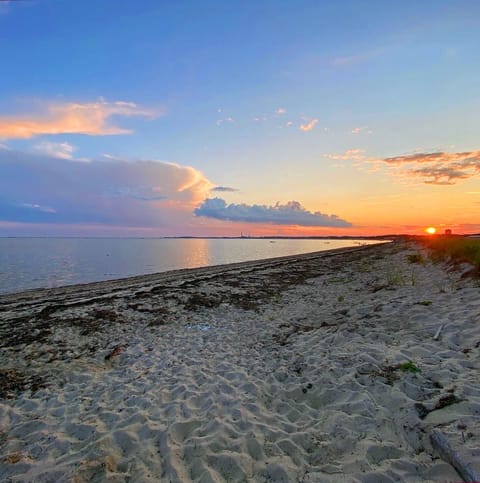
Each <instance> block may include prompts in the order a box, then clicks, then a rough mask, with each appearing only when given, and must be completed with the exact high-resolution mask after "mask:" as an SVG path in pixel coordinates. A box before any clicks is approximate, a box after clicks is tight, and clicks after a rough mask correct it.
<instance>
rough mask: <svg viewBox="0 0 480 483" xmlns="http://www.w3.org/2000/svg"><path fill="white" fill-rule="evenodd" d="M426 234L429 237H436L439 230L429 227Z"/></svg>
mask: <svg viewBox="0 0 480 483" xmlns="http://www.w3.org/2000/svg"><path fill="white" fill-rule="evenodd" d="M425 232H426V233H428V234H429V235H435V233H437V229H436V228H435V227H434V226H429V227H428V228H425Z"/></svg>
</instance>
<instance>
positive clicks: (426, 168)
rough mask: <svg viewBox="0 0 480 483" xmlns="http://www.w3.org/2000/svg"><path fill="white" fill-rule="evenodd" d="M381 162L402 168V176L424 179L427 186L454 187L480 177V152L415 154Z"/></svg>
mask: <svg viewBox="0 0 480 483" xmlns="http://www.w3.org/2000/svg"><path fill="white" fill-rule="evenodd" d="M381 161H382V162H384V163H386V164H388V165H391V166H400V167H401V168H402V169H401V173H402V174H404V175H405V176H409V177H420V178H423V182H424V183H426V184H436V185H452V184H455V183H456V182H457V181H459V180H463V179H468V178H472V177H474V176H477V175H480V151H464V152H458V153H447V152H443V151H439V152H434V153H414V154H408V155H403V156H394V157H389V158H383V159H381ZM419 165H421V167H418V166H419Z"/></svg>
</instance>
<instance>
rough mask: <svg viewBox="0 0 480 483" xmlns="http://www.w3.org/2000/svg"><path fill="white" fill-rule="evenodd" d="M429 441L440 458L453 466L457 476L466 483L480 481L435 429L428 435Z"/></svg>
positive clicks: (444, 437) (468, 465) (442, 435)
mask: <svg viewBox="0 0 480 483" xmlns="http://www.w3.org/2000/svg"><path fill="white" fill-rule="evenodd" d="M430 441H431V443H432V446H433V447H434V449H435V450H436V451H437V452H438V454H439V455H440V457H441V458H442V459H443V460H444V461H445V462H447V463H448V464H450V465H451V466H453V467H454V468H455V470H456V472H457V473H458V475H459V476H460V477H461V478H462V479H463V481H465V482H466V483H475V482H478V481H480V478H479V477H478V476H477V474H476V473H475V471H474V470H473V468H472V467H471V466H470V464H468V463H465V462H464V461H463V460H462V459H461V458H460V455H459V454H458V453H457V452H456V451H455V450H454V449H453V448H452V447H451V445H450V442H449V441H448V439H447V437H446V436H445V435H444V434H443V433H442V432H440V431H438V430H437V429H434V430H433V431H432V432H431V433H430Z"/></svg>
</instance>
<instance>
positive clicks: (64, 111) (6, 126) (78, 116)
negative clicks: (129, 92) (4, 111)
mask: <svg viewBox="0 0 480 483" xmlns="http://www.w3.org/2000/svg"><path fill="white" fill-rule="evenodd" d="M161 114H162V111H161V110H160V109H158V110H153V109H146V108H142V107H140V106H137V104H135V103H133V102H124V101H117V102H107V101H105V100H104V99H99V100H98V101H97V102H91V103H85V104H81V103H73V102H72V103H59V102H51V103H41V104H40V109H39V112H37V113H34V114H27V115H22V116H19V115H11V116H8V115H7V116H5V115H2V116H0V139H2V138H3V139H15V138H16V139H27V138H31V137H34V136H39V135H49V134H63V133H70V134H73V133H75V134H86V135H90V136H105V135H115V134H130V133H131V132H132V131H131V130H129V129H124V128H121V127H119V126H116V125H115V124H113V123H111V122H110V119H111V118H112V117H117V116H119V117H146V118H150V119H152V118H155V117H157V116H159V115H161Z"/></svg>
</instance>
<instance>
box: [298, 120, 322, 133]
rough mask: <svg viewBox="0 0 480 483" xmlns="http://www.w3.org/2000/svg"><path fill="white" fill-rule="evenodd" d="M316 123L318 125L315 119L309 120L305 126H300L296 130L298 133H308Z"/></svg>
mask: <svg viewBox="0 0 480 483" xmlns="http://www.w3.org/2000/svg"><path fill="white" fill-rule="evenodd" d="M317 123H318V119H315V118H314V119H310V120H309V121H308V122H306V123H305V124H300V127H299V128H298V129H300V131H304V132H308V131H311V130H312V129H313V128H314V127H315V125H316V124H317Z"/></svg>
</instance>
